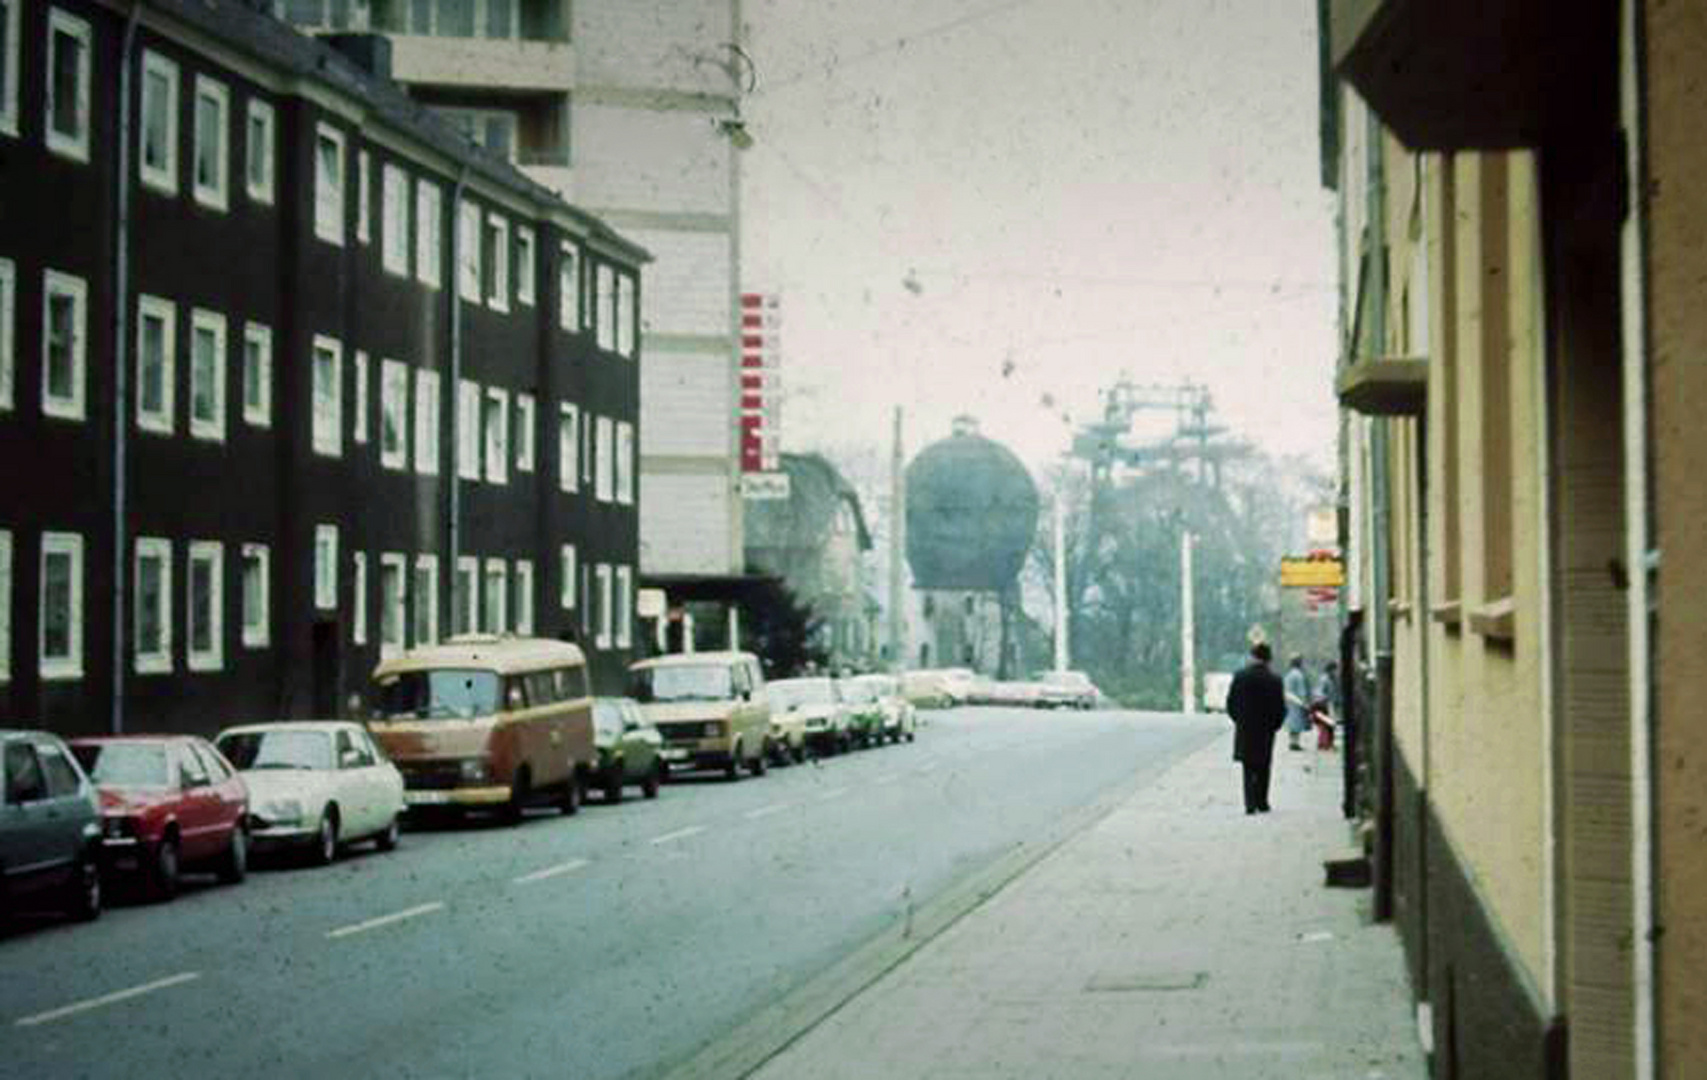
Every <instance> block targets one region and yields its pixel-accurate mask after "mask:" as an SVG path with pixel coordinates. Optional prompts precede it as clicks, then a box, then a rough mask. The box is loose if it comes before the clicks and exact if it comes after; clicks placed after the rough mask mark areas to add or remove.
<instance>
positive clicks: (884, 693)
mask: <svg viewBox="0 0 1707 1080" xmlns="http://www.w3.org/2000/svg"><path fill="white" fill-rule="evenodd" d="M850 681H851V682H853V683H855V684H857V685H862V686H867V687H870V688H871V690H872V692H873V693H874V694H875V695H876V697H877V702H878V705H879V707H880V708H882V710H883V734H882V736H881V737H882V738H885V739H888V740H889V741H890V742H900V741H901V740H902V739H905V740H907V741H908V742H912V741H913V738H914V734H915V732H916V731H917V730H918V725H919V716H918V712H917V710H915V709H914V708H913V703H912V702H910V701H908V700H907V699H906V698H905V697H904V696H902V693H901V680H900V679H898V678H896V677H895V676H893V675H858V676H855V677H854V678H853V679H852V680H850Z"/></svg>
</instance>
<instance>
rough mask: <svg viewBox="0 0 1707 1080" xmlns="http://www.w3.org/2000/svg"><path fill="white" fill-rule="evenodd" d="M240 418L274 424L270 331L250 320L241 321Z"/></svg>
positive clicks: (260, 423) (254, 423)
mask: <svg viewBox="0 0 1707 1080" xmlns="http://www.w3.org/2000/svg"><path fill="white" fill-rule="evenodd" d="M243 420H244V422H245V423H249V424H253V425H254V426H256V427H263V428H264V427H272V426H273V331H272V329H271V328H270V327H266V326H262V325H261V324H260V323H253V322H252V323H244V324H243Z"/></svg>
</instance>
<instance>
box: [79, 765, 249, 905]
mask: <svg viewBox="0 0 1707 1080" xmlns="http://www.w3.org/2000/svg"><path fill="white" fill-rule="evenodd" d="M71 752H72V753H73V754H75V755H77V760H78V762H79V763H81V764H82V766H83V770H84V771H85V772H87V773H88V774H89V778H90V779H92V780H93V781H94V782H95V785H96V787H97V788H98V789H99V792H100V798H101V841H102V843H101V847H102V858H103V867H104V869H105V870H106V871H107V872H109V873H137V874H140V875H142V878H143V881H144V883H145V884H146V885H147V886H148V890H149V891H150V892H151V893H153V895H154V896H155V897H157V898H158V899H161V900H169V899H171V898H172V897H173V896H174V895H176V894H177V891H178V876H179V874H180V872H181V871H182V870H184V869H185V868H189V867H197V868H208V869H212V870H214V871H216V872H217V873H218V874H219V876H220V878H221V879H222V880H224V881H228V882H232V883H236V882H239V881H242V880H243V876H244V874H245V873H246V872H247V871H248V868H249V835H248V832H247V822H248V818H249V790H248V788H247V787H246V786H245V785H244V783H243V781H242V779H240V778H239V777H238V775H237V770H236V769H233V768H232V767H231V763H230V762H228V761H226V760H225V758H224V757H222V756H221V755H220V753H219V751H218V750H215V749H214V748H213V747H212V746H210V745H208V744H207V742H206V741H204V740H202V739H198V738H196V737H195V736H193V735H125V736H104V737H101V738H88V739H74V740H72V742H71Z"/></svg>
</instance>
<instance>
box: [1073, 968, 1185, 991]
mask: <svg viewBox="0 0 1707 1080" xmlns="http://www.w3.org/2000/svg"><path fill="white" fill-rule="evenodd" d="M1207 985H1209V972H1207V971H1140V972H1132V973H1128V974H1122V975H1092V976H1091V979H1090V981H1089V982H1087V983H1085V993H1087V994H1144V993H1152V994H1153V993H1167V992H1169V991H1174V990H1201V989H1203V988H1204V987H1205V986H1207Z"/></svg>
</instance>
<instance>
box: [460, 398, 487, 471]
mask: <svg viewBox="0 0 1707 1080" xmlns="http://www.w3.org/2000/svg"><path fill="white" fill-rule="evenodd" d="M481 400H482V398H481V394H480V384H479V383H477V382H475V381H473V380H472V379H462V380H460V381H458V382H457V385H456V474H457V475H458V476H460V477H461V478H462V479H464V480H478V479H480V452H481V448H482V443H481V441H480V419H481V417H480V413H481Z"/></svg>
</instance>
